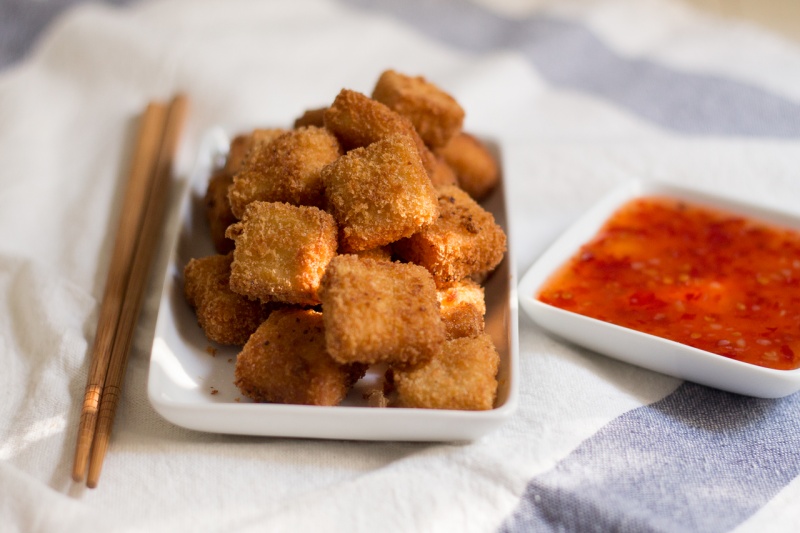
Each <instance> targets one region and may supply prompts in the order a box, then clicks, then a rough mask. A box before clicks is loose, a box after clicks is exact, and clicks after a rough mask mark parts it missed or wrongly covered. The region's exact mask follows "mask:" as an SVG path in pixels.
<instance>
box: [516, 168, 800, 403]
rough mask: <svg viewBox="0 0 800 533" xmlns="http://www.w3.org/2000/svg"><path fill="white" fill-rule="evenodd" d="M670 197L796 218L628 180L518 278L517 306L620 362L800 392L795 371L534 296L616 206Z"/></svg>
mask: <svg viewBox="0 0 800 533" xmlns="http://www.w3.org/2000/svg"><path fill="white" fill-rule="evenodd" d="M648 195H657V196H667V197H674V198H677V199H682V200H685V201H687V202H693V203H697V204H700V205H704V206H707V207H710V208H716V209H720V210H724V211H727V212H731V213H736V214H739V215H743V216H745V217H751V218H753V219H756V220H759V221H763V222H766V223H771V224H774V225H776V226H780V227H784V228H790V229H800V217H797V216H794V215H791V214H788V213H782V212H779V211H776V210H773V209H769V208H766V207H763V206H757V205H752V204H749V203H747V202H743V201H741V200H736V199H732V198H726V197H724V196H721V195H717V194H712V193H709V192H703V191H699V190H692V189H688V188H683V187H677V186H673V185H668V184H664V183H657V182H646V181H633V182H631V183H628V184H626V185H624V186H622V187H620V188H618V189H616V190H614V191H613V192H611V193H610V194H609V195H607V196H606V197H604V198H603V199H601V200H600V201H599V202H598V203H597V204H595V205H594V206H593V207H592V208H591V209H590V210H589V211H587V212H586V213H585V214H584V215H583V216H582V217H581V218H579V219H578V220H577V221H576V222H575V223H574V224H573V225H572V226H571V227H570V228H568V229H567V230H566V231H565V232H564V233H563V234H562V235H561V236H560V237H559V238H558V239H557V240H556V241H555V242H554V243H553V244H552V245H551V246H550V247H549V248H548V249H547V250H546V251H545V253H544V254H542V256H541V257H540V258H539V259H538V260H537V261H536V262H535V264H534V265H533V266H532V267H531V268H530V270H529V271H528V272H527V273H526V274H525V275H524V276H523V278H522V280H521V282H520V285H519V287H518V293H519V298H520V303H521V305H522V308H523V310H524V311H525V312H526V313H527V314H528V315H529V316H530V317H531V318H532V319H533V320H534V321H535V322H536V323H538V324H539V325H540V326H542V327H543V328H545V329H547V330H549V331H551V332H552V333H555V334H556V335H558V336H559V337H562V338H564V339H566V340H569V341H572V342H574V343H576V344H578V345H581V346H583V347H586V348H589V349H591V350H594V351H596V352H599V353H601V354H604V355H606V356H609V357H613V358H615V359H619V360H621V361H625V362H627V363H631V364H634V365H637V366H640V367H643V368H647V369H650V370H654V371H656V372H661V373H663V374H667V375H670V376H674V377H677V378H681V379H685V380H689V381H693V382H696V383H700V384H703V385H707V386H710V387H715V388H718V389H721V390H725V391H729V392H735V393H738V394H744V395H748V396H756V397H762V398H779V397H783V396H787V395H789V394H792V393H794V392H796V391H798V390H800V369H797V370H775V369H771V368H766V367H761V366H758V365H755V364H750V363H745V362H742V361H737V360H735V359H731V358H728V357H724V356H721V355H717V354H714V353H711V352H707V351H704V350H701V349H698V348H694V347H691V346H688V345H685V344H681V343H678V342H675V341H672V340H668V339H665V338H661V337H657V336H654V335H650V334H647V333H641V332H639V331H635V330H633V329H629V328H625V327H622V326H618V325H615V324H611V323H610V322H604V321H601V320H597V319H594V318H590V317H587V316H584V315H580V314H577V313H573V312H571V311H566V310H563V309H560V308H557V307H554V306H552V305H549V304H546V303H544V302H542V301H540V300H538V299H537V298H536V295H537V294H539V291H540V289H541V287H542V286H543V284H544V283H545V282H547V281H548V279H549V278H550V277H551V275H552V274H553V273H554V272H555V271H556V270H557V269H559V268H560V267H561V266H562V265H564V264H565V263H566V262H567V261H568V260H569V259H570V258H571V257H573V256H574V254H575V253H576V252H577V251H578V250H579V249H580V247H581V246H582V245H583V244H585V243H586V242H588V241H589V240H590V239H591V238H592V237H594V236H595V235H596V233H597V232H598V231H599V230H600V228H601V227H602V225H603V224H604V223H605V222H606V221H607V220H608V219H609V217H611V215H612V214H613V213H614V212H616V211H617V209H618V208H619V207H621V206H622V205H623V204H625V203H626V202H628V201H629V200H632V199H634V198H637V197H641V196H648Z"/></svg>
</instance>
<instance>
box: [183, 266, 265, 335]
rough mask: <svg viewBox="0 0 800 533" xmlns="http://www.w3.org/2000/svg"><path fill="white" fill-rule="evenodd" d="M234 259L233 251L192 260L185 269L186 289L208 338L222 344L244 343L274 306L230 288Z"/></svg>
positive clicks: (187, 296)
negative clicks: (261, 302) (263, 304)
mask: <svg viewBox="0 0 800 533" xmlns="http://www.w3.org/2000/svg"><path fill="white" fill-rule="evenodd" d="M232 260H233V257H232V256H231V255H230V254H228V255H213V256H209V257H203V258H200V259H191V260H190V261H189V263H188V264H187V265H186V267H185V268H184V273H183V277H184V285H183V288H184V294H185V296H186V301H187V302H188V303H189V305H190V306H192V308H194V309H195V311H196V313H197V321H198V323H199V324H200V327H201V328H202V329H203V331H204V332H205V334H206V337H208V338H209V339H210V340H212V341H214V342H218V343H219V344H232V345H237V346H241V345H242V344H244V343H245V342H246V341H247V339H248V337H250V334H251V333H253V331H255V330H256V328H257V327H258V326H259V324H261V322H263V321H264V320H266V318H267V317H268V316H269V311H270V309H269V308H268V307H265V306H262V305H261V304H260V303H259V302H253V301H251V300H248V299H247V298H245V297H244V296H242V295H240V294H236V293H234V292H233V291H231V290H230V287H229V286H228V280H229V278H230V273H231V261H232Z"/></svg>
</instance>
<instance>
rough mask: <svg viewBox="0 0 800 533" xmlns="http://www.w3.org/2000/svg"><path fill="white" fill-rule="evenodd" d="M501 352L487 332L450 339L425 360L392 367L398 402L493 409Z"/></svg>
mask: <svg viewBox="0 0 800 533" xmlns="http://www.w3.org/2000/svg"><path fill="white" fill-rule="evenodd" d="M499 364H500V356H499V355H498V353H497V350H496V349H495V347H494V344H492V340H491V339H490V338H489V336H488V335H485V334H484V335H479V336H477V337H462V338H459V339H453V340H450V341H447V342H446V343H445V344H444V346H443V347H442V349H441V350H440V351H439V352H438V353H437V354H436V355H435V356H434V357H433V358H432V359H431V360H430V361H429V362H427V363H426V364H422V365H417V366H416V367H413V368H409V369H403V368H394V369H393V381H394V386H395V388H396V391H397V405H398V406H400V407H417V408H425V409H460V410H469V411H479V410H488V409H492V407H493V406H494V401H495V398H496V396H497V377H496V376H497V369H498V367H499Z"/></svg>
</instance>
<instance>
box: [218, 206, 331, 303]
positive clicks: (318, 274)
mask: <svg viewBox="0 0 800 533" xmlns="http://www.w3.org/2000/svg"><path fill="white" fill-rule="evenodd" d="M337 232H338V230H337V227H336V222H335V221H334V219H333V217H332V216H331V215H329V214H328V213H326V212H325V211H322V210H320V209H317V208H316V207H309V206H294V205H289V204H285V203H278V202H259V201H256V202H252V203H251V204H249V205H248V206H247V208H246V209H245V212H244V216H243V217H242V220H241V221H240V222H237V223H236V224H233V225H231V226H230V227H229V228H228V231H227V233H226V236H227V237H228V238H231V239H233V240H234V241H235V243H236V248H235V249H234V251H233V264H232V265H231V280H230V286H231V290H233V291H234V292H237V293H239V294H243V295H245V296H248V297H250V298H254V299H256V298H257V299H260V300H261V301H263V302H270V301H279V302H285V303H292V304H301V305H316V304H318V303H319V297H318V295H317V291H318V289H319V283H320V279H321V278H322V275H323V274H324V273H325V268H326V267H327V266H328V262H329V261H330V260H331V258H333V256H334V255H336V247H337V242H336V241H337Z"/></svg>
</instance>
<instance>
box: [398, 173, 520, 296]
mask: <svg viewBox="0 0 800 533" xmlns="http://www.w3.org/2000/svg"><path fill="white" fill-rule="evenodd" d="M438 193H439V211H440V216H439V218H438V219H437V220H436V222H434V223H433V224H431V225H430V226H427V227H425V228H423V229H422V230H420V231H419V232H417V233H415V234H414V235H412V236H411V237H409V238H407V239H402V240H399V241H397V242H396V243H394V245H393V249H394V252H395V254H397V255H398V256H399V257H400V258H402V259H404V260H406V261H411V262H412V263H416V264H418V265H422V266H424V267H425V268H427V269H428V270H429V271H430V272H431V274H433V278H434V280H436V284H437V286H439V287H442V286H444V285H445V284H447V283H452V282H454V281H459V280H461V279H464V278H466V277H473V276H475V277H480V276H482V275H483V274H485V273H487V272H489V271H491V270H493V269H494V268H495V267H496V266H497V265H498V264H499V263H500V261H501V260H502V259H503V254H504V253H505V251H506V235H505V233H504V232H503V229H502V228H501V227H500V226H498V225H497V223H496V222H495V221H494V217H493V216H492V214H491V213H489V212H488V211H486V210H485V209H483V208H482V207H481V206H480V205H478V203H477V202H475V200H473V199H472V198H470V196H469V195H468V194H467V193H466V192H464V191H462V190H461V189H460V188H458V187H454V186H449V187H440V188H439V189H438Z"/></svg>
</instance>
